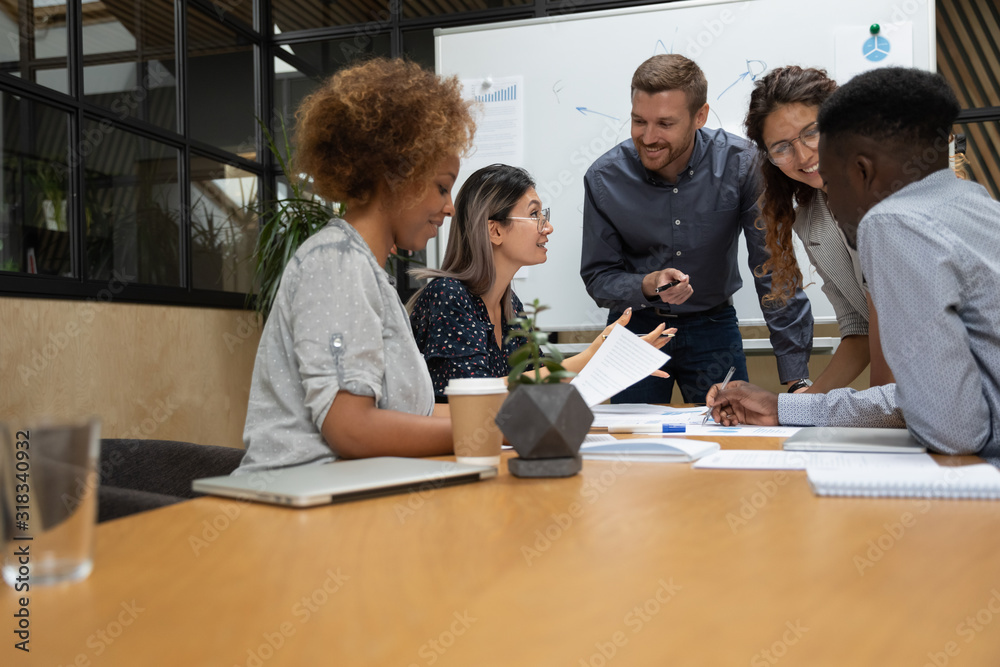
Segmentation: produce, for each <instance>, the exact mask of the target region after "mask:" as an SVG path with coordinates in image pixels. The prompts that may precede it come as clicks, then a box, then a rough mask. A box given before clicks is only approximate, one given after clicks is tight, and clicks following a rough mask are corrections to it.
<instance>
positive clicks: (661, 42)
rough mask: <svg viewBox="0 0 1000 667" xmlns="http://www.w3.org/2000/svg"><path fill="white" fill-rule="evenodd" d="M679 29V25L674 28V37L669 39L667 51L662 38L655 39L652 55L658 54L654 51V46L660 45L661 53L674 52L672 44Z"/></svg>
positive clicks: (675, 40)
mask: <svg viewBox="0 0 1000 667" xmlns="http://www.w3.org/2000/svg"><path fill="white" fill-rule="evenodd" d="M679 30H680V27H676V28H674V38H673V39H671V40H670V50H669V51H668V50H667V45H666V44H664V43H663V40H662V39H658V40H656V44H653V55H654V56H655V55H658V54H657V52H656V47H660V48H662V49H663V55H668V54H671V53H673V52H674V44H675V43H676V42H677V32H678V31H679Z"/></svg>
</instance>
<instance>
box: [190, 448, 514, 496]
mask: <svg viewBox="0 0 1000 667" xmlns="http://www.w3.org/2000/svg"><path fill="white" fill-rule="evenodd" d="M496 474H497V469H496V468H494V467H493V466H474V465H467V464H463V463H456V462H454V461H430V460H425V459H406V458H397V457H392V456H382V457H376V458H370V459H355V460H351V461H334V462H332V463H323V464H317V465H302V466H295V467H292V468H279V469H277V470H264V471H261V472H254V473H248V474H245V475H240V476H238V477H232V476H229V475H226V476H223V477H206V478H204V479H196V480H194V481H193V482H192V483H191V488H192V489H193V490H194V491H198V492H199V493H209V494H212V495H215V496H226V497H228V498H239V499H240V500H256V501H259V502H264V503H273V504H275V505H288V506H291V507H313V506H314V505H326V504H329V503H339V502H347V501H349V500H359V499H361V498H373V497H375V496H385V495H390V494H394V493H404V492H406V491H411V490H416V491H423V490H430V489H437V488H441V487H444V486H453V485H455V484H465V483H466V482H478V481H479V480H482V479H489V478H490V477H496Z"/></svg>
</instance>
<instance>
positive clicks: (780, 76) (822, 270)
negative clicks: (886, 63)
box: [745, 66, 892, 392]
mask: <svg viewBox="0 0 1000 667" xmlns="http://www.w3.org/2000/svg"><path fill="white" fill-rule="evenodd" d="M836 89H837V84H836V82H835V81H833V80H832V79H830V78H829V77H827V76H826V72H824V71H823V70H817V69H803V68H801V67H796V66H791V67H782V68H780V69H776V70H773V71H772V72H770V73H768V74H767V76H765V77H763V78H761V79H760V80H758V81H757V83H756V84H754V90H753V92H752V93H751V95H750V109H749V111H748V112H747V116H746V121H745V126H746V131H747V137H748V138H749V139H750V140H751V141H753V142H754V143H755V144H756V145H757V148H758V149H759V150H760V154H761V156H762V157H764V156H766V159H761V161H760V170H761V176H762V177H763V178H762V180H763V183H764V192H763V194H762V195H761V201H760V210H761V218H760V221H759V223H758V224H761V223H762V224H763V226H764V229H765V232H766V244H767V249H768V251H769V252H770V254H771V257H770V259H769V260H768V261H767V262H765V263H764V266H763V270H764V271H766V272H767V271H769V272H770V273H771V293H770V294H768V295H767V296H765V297H764V305H765V306H768V305H780V304H783V303H785V302H786V301H787V300H788V299H789V298H790V297H791V295H792V294H794V293H795V290H796V288H797V287H801V286H802V284H803V281H802V272H801V271H800V270H799V266H798V263H797V262H796V259H795V249H794V246H793V243H792V232H793V231H794V232H795V233H796V234H797V235H798V237H799V239H800V240H801V241H802V244H803V245H804V246H805V249H806V254H807V255H808V256H809V261H810V262H812V264H813V266H815V267H816V271H817V273H819V275H820V277H821V278H822V279H823V292H824V293H825V294H826V296H827V298H828V299H829V300H830V303H831V304H832V305H833V309H834V311H835V312H836V314H837V324H838V325H839V327H840V336H841V343H840V346H839V347H838V348H837V351H836V353H835V354H834V356H833V358H832V359H831V360H830V364H829V365H828V366H827V368H826V370H824V371H823V373H822V374H821V375H820V376H819V377H818V378H817V379H816V382H815V384H813V385H812V386H808V382H805V383H803V385H805V386H803V387H794V386H793V389H792V390H798V391H803V390H804V391H808V392H826V391H829V390H831V389H836V388H838V387H844V386H847V385H848V384H850V383H851V382H853V381H854V380H855V379H856V378H857V377H858V375H860V374H861V372H862V371H864V369H865V368H866V367H867V366H868V365H869V363H871V384H872V385H873V386H874V385H880V384H887V383H890V382H892V373H891V372H890V371H889V367H888V365H887V364H886V362H885V359H884V358H883V356H882V348H881V345H880V344H879V339H878V323H877V318H876V315H875V308H874V306H873V305H872V302H871V298H870V297H869V296H868V288H867V286H866V285H865V283H864V278H863V277H862V275H861V265H860V263H859V260H858V255H857V252H856V251H855V250H854V249H853V248H851V247H850V246H849V245H848V243H847V241H846V239H845V238H844V235H843V233H842V232H841V231H840V228H839V227H838V226H837V223H836V222H835V221H834V219H833V216H832V215H831V214H830V210H829V209H828V208H827V205H826V195H825V193H824V192H823V179H822V178H821V177H820V175H819V171H818V168H819V152H818V151H817V147H818V146H819V130H818V129H817V125H816V117H817V115H818V113H819V108H820V105H822V104H823V102H824V101H826V99H827V98H828V97H829V96H830V95H831V94H832V93H833V92H834V91H835V90H836Z"/></svg>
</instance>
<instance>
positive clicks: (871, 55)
mask: <svg viewBox="0 0 1000 667" xmlns="http://www.w3.org/2000/svg"><path fill="white" fill-rule="evenodd" d="M891 50H892V45H891V44H890V43H889V40H888V39H886V38H885V37H883V36H882V35H872V36H871V37H869V38H868V39H867V40H865V44H864V46H862V47H861V53H863V54H864V55H865V58H867V59H868V60H870V61H871V62H873V63H877V62H878V61H880V60H885V58H886V57H887V56H888V55H889V51H891Z"/></svg>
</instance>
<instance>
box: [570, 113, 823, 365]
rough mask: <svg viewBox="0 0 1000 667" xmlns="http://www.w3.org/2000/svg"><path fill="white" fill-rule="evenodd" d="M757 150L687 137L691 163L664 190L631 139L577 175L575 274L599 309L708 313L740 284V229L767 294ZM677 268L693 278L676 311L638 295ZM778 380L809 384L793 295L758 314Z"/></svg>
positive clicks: (806, 322)
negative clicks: (647, 279) (578, 256)
mask: <svg viewBox="0 0 1000 667" xmlns="http://www.w3.org/2000/svg"><path fill="white" fill-rule="evenodd" d="M755 160H756V150H755V149H754V148H753V147H752V146H751V145H750V144H749V143H748V142H747V141H746V140H744V139H741V138H740V137H738V136H736V135H733V134H729V133H728V132H726V131H725V130H721V129H719V130H706V129H704V128H702V129H700V130H698V131H697V132H696V133H695V141H694V150H693V152H692V153H691V160H690V162H689V163H688V166H687V168H685V169H684V170H683V171H682V172H681V173H680V175H679V176H678V178H677V182H676V183H666V182H664V181H663V180H662V178H661V177H660V176H659V175H658V174H656V173H654V172H651V171H648V170H647V169H646V168H645V167H644V166H643V165H642V162H640V161H639V155H638V152H637V151H636V149H635V144H633V143H632V139H626V140H625V141H623V142H622V143H620V144H618V145H617V146H615V147H614V148H612V149H611V150H610V151H608V152H607V153H605V154H604V155H602V156H601V157H600V158H598V159H597V161H596V162H594V164H593V165H591V167H590V169H588V170H587V174H586V176H585V177H584V205H583V206H584V208H583V253H582V261H581V265H580V275H581V276H582V277H583V281H584V283H585V284H586V286H587V292H589V293H590V296H592V297H593V298H594V301H596V302H597V304H598V305H600V306H603V307H605V308H610V309H611V310H612V311H615V312H620V311H623V310H625V308H627V307H629V306H632V307H633V308H636V309H639V308H651V307H654V306H657V307H660V308H663V309H668V310H669V311H670V312H671V313H675V314H678V315H683V314H689V313H699V312H702V311H705V310H709V309H711V308H714V307H716V306H718V305H720V304H722V303H724V302H725V301H727V300H728V299H729V298H730V297H732V295H733V294H734V293H735V292H736V290H738V289H739V288H740V287H742V286H743V280H742V278H741V277H740V272H739V267H738V265H737V242H738V240H739V236H740V230H742V231H743V234H744V236H745V237H746V244H747V250H748V251H749V255H750V261H749V264H750V269H751V270H752V271H753V273H754V276H755V279H754V283H755V287H756V288H757V294H758V297H759V298H763V297H764V295H765V294H768V293H769V292H770V291H771V276H770V274H767V275H764V276H758V275H757V274H758V272H757V270H756V269H757V267H759V266H760V265H761V264H763V263H764V261H765V260H766V259H767V257H768V254H767V249H766V247H765V245H764V231H763V230H762V229H758V228H757V226H756V224H755V221H756V219H757V217H758V215H759V211H758V207H757V198H758V196H759V195H760V186H759V177H758V170H757V169H756V168H755ZM666 268H675V269H679V270H681V271H683V272H684V273H686V274H688V275H689V276H690V277H691V286H692V287H694V294H693V295H692V296H691V298H690V299H688V300H687V301H685V302H684V303H682V304H679V305H669V304H664V303H663V302H661V301H660V300H659V299H658V298H655V299H652V300H651V299H647V298H646V297H645V295H643V293H642V279H643V277H644V276H645V275H646V274H648V273H651V272H653V271H659V270H662V269H666ZM763 312H764V319H765V321H766V322H767V326H768V329H769V331H770V333H771V345H772V347H773V348H774V354H775V356H776V357H777V362H778V375H779V377H780V379H781V381H782V382H787V381H789V380H795V379H798V378H805V377H809V368H808V362H809V352H810V350H811V349H812V334H813V317H812V310H811V309H810V306H809V299H808V297H806V295H805V293H804V292H803V291H802V290H801V289H799V290H797V291H796V293H795V296H794V297H792V298H791V299H789V301H788V303H787V304H786V305H785V306H783V307H781V308H763Z"/></svg>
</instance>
